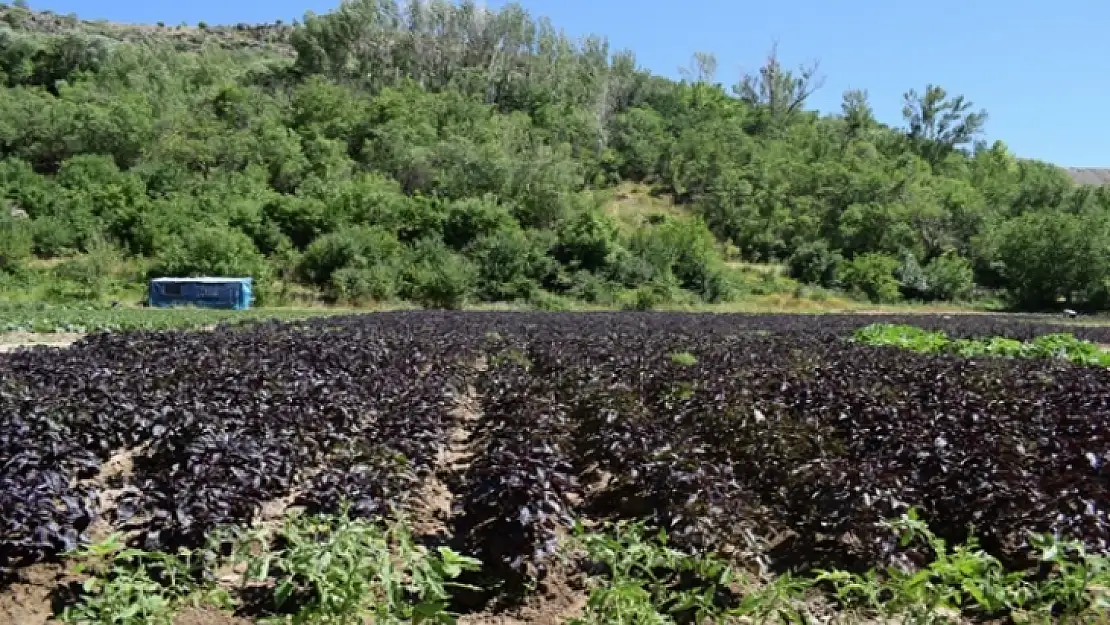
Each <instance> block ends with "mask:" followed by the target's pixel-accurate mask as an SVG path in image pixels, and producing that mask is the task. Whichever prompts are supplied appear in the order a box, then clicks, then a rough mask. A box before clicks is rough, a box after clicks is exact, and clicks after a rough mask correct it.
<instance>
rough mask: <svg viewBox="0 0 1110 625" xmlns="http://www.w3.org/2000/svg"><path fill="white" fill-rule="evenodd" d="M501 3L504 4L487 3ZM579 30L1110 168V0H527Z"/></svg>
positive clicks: (254, 11) (158, 7)
mask: <svg viewBox="0 0 1110 625" xmlns="http://www.w3.org/2000/svg"><path fill="white" fill-rule="evenodd" d="M488 4H489V5H490V6H493V7H498V6H501V5H503V4H505V2H504V1H503V0H488ZM521 4H522V5H524V6H525V8H527V9H528V10H529V11H530V12H531V13H532V14H533V15H534V16H547V17H550V18H551V19H552V21H553V22H554V23H555V25H556V26H559V27H561V28H564V29H565V30H566V31H567V32H568V33H569V34H570V35H573V36H581V35H586V34H590V33H598V34H602V35H606V36H608V38H609V40H610V42H611V45H612V47H613V48H614V49H619V48H629V49H632V50H634V51H635V52H636V55H637V58H638V59H639V62H640V64H641V65H643V66H645V67H647V68H649V69H651V70H653V71H656V72H659V73H663V74H667V75H672V76H676V75H677V74H678V72H677V69H678V67H680V66H686V65H687V64H688V63H689V60H690V58H691V55H692V53H693V52H695V51H705V52H712V53H714V54H716V55H717V58H718V61H719V63H718V66H719V71H718V80H720V81H721V82H724V83H725V84H732V83H733V82H734V81H735V77H736V76H738V75H739V74H740V72H741V71H742V70H751V69H755V68H757V67H758V66H759V64H760V61H761V60H762V58H763V57H764V56H765V54H766V52H767V50H768V49H769V48H770V46H771V44H772V43H773V42H774V41H776V40H777V41H778V42H779V52H780V58H782V59H783V60H784V61H786V62H787V63H788V64H789V65H791V66H793V65H797V64H798V63H801V62H805V61H811V60H818V61H820V63H821V70H822V72H823V73H824V74H825V75H826V76H827V80H826V83H825V87H824V88H823V89H822V90H821V91H820V92H818V93H817V94H816V95H815V97H814V98H813V100H812V104H813V106H816V107H817V108H819V109H821V110H823V111H832V110H837V109H838V108H839V104H840V95H841V93H842V92H844V91H845V90H846V89H852V88H860V89H866V90H868V92H869V93H870V96H871V102H872V104H873V106H874V107H875V109H876V113H877V114H878V116H879V118H880V119H881V120H882V121H884V122H887V123H895V124H900V123H901V102H902V94H903V93H904V92H905V91H906V90H907V89H909V88H911V87H916V88H917V89H918V91H921V90H922V89H923V87H924V85H925V84H926V83H928V82H932V83H935V84H939V85H941V86H943V87H944V88H946V89H948V90H949V91H950V92H953V93H962V94H964V95H966V96H967V97H968V98H970V99H971V100H972V101H973V102H974V103H975V105H976V108H979V107H982V108H985V109H987V112H988V113H989V114H990V119H989V120H988V123H987V138H988V139H990V140H993V139H1002V140H1003V141H1005V142H1006V143H1007V144H1008V145H1009V146H1010V148H1011V149H1012V150H1013V151H1015V152H1016V153H1017V154H1018V155H1019V156H1024V157H1031V158H1039V159H1043V160H1047V161H1051V162H1054V163H1057V164H1060V165H1068V166H1076V167H1083V166H1088V167H1099V166H1106V167H1110V123H1108V121H1110V115H1108V110H1107V103H1108V102H1110V80H1108V79H1110V76H1108V75H1107V73H1106V71H1105V69H1104V67H1105V62H1106V59H1110V33H1108V32H1107V26H1108V25H1110V1H1107V0H1010V1H1003V0H962V1H961V0H931V1H929V2H908V1H905V0H886V1H885V2H879V1H877V0H793V1H788V2H768V1H766V0H763V1H759V2H752V1H744V0H681V1H677V2H676V1H665V0H523V1H522V2H521ZM337 5H338V2H337V0H268V1H265V2H264V1H262V0H189V1H185V2H172V1H170V0H154V1H151V0H31V6H32V7H33V8H36V9H50V10H53V11H56V12H58V13H63V14H64V13H69V12H74V13H77V14H78V15H79V16H80V17H82V18H85V19H98V18H103V19H110V20H116V21H125V22H144V23H153V22H156V21H159V20H161V21H164V22H166V23H168V24H176V23H179V22H182V21H184V22H187V23H190V24H195V23H196V22H198V21H201V20H204V21H207V22H208V23H210V24H220V23H235V22H259V21H273V20H275V19H279V18H280V19H284V20H286V21H290V20H292V19H294V18H299V17H301V16H302V15H303V14H304V12H305V11H306V10H312V11H315V12H317V13H323V12H326V11H328V10H330V9H332V8H334V7H335V6H337Z"/></svg>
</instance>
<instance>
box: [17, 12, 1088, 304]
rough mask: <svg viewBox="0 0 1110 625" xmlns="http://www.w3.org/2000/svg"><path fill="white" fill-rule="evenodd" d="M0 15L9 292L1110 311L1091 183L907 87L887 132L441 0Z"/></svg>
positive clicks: (773, 72) (803, 92)
mask: <svg viewBox="0 0 1110 625" xmlns="http://www.w3.org/2000/svg"><path fill="white" fill-rule="evenodd" d="M0 24H3V25H2V26H0V84H3V89H4V91H5V92H4V93H3V95H2V97H0V195H2V197H3V198H5V199H6V201H7V204H8V210H0V293H4V294H8V295H7V298H8V299H12V298H18V299H33V300H39V299H42V300H51V301H71V300H105V299H110V298H127V297H131V298H136V299H137V298H138V297H140V296H141V285H142V284H143V281H144V280H145V279H146V278H147V277H150V276H154V275H159V276H161V275H181V276H185V275H195V274H237V275H251V276H254V277H255V278H256V280H257V281H258V282H259V284H260V289H259V291H260V294H261V297H262V300H263V302H264V303H268V304H281V303H289V302H291V301H293V300H298V299H301V300H303V299H312V300H320V299H322V300H325V301H329V302H336V303H341V304H345V305H347V304H355V305H358V304H364V303H369V302H382V301H402V300H403V301H410V302H414V303H418V304H422V305H429V306H448V307H453V306H458V305H460V304H462V303H464V302H480V301H484V302H502V301H509V302H523V303H527V304H529V305H534V306H540V307H561V306H566V305H572V304H574V303H575V302H586V303H589V304H594V305H601V306H625V307H638V308H646V307H652V306H658V305H664V304H689V305H698V304H701V303H715V302H727V301H736V300H743V298H745V297H747V296H750V295H753V294H761V293H773V292H789V293H798V294H805V293H818V294H824V293H826V292H827V291H829V290H835V291H843V292H845V293H848V294H850V295H852V296H854V297H857V298H860V299H870V300H872V301H875V302H893V301H898V300H901V299H904V298H908V299H914V300H926V301H928V300H967V299H973V298H977V297H983V296H987V295H995V294H1002V295H1004V296H1006V297H1007V298H1008V301H1009V302H1011V303H1012V304H1013V305H1015V306H1017V307H1022V308H1049V307H1052V306H1055V305H1057V301H1058V300H1060V299H1061V298H1064V299H1065V300H1067V301H1068V302H1070V305H1072V306H1076V307H1089V308H1102V307H1105V306H1107V304H1108V303H1110V283H1108V282H1107V281H1106V277H1107V276H1108V275H1110V228H1108V227H1110V219H1108V216H1110V213H1108V210H1107V209H1108V208H1110V191H1104V190H1103V188H1101V187H1097V186H1077V185H1076V184H1075V183H1074V182H1073V180H1072V179H1071V177H1070V176H1069V173H1068V172H1067V171H1065V170H1063V169H1061V168H1058V167H1055V166H1052V165H1049V164H1045V163H1039V162H1032V161H1027V160H1021V159H1017V158H1015V156H1014V155H1013V154H1012V153H1010V152H1009V151H1008V150H1007V148H1006V146H1005V145H1004V144H1003V143H1002V142H996V143H994V144H993V145H984V144H982V143H980V142H978V139H979V137H980V136H981V131H982V130H983V127H984V125H985V124H986V123H987V116H986V113H985V112H981V111H978V110H976V109H975V107H974V106H973V105H972V103H971V102H970V101H969V100H968V99H966V98H965V97H963V96H962V95H959V94H951V93H947V92H945V90H944V89H943V88H941V87H938V86H933V85H916V86H915V85H907V86H906V87H907V93H906V94H896V93H883V94H875V95H874V97H877V98H883V99H891V98H895V99H898V98H904V100H905V104H906V119H905V120H904V123H903V124H902V127H899V128H892V127H888V126H885V125H883V124H881V123H879V122H878V121H877V120H876V119H875V117H874V115H873V113H872V109H871V106H870V104H869V99H868V98H869V96H868V94H867V93H865V92H858V91H853V92H849V93H845V94H844V97H843V106H842V110H841V111H840V112H838V113H837V114H835V115H824V116H822V115H819V114H817V113H816V112H814V111H812V110H809V109H808V108H807V106H806V103H807V98H808V97H809V96H810V95H811V94H812V92H813V91H814V90H815V89H816V88H818V87H819V86H820V84H821V82H822V81H821V76H820V75H818V74H816V73H815V72H814V71H813V70H812V69H810V68H789V67H784V66H782V65H781V64H780V63H779V62H778V60H777V58H776V56H775V54H774V53H773V52H772V53H771V54H770V55H769V57H768V59H767V60H766V62H765V63H764V65H763V67H762V68H761V69H760V70H759V72H758V73H756V74H754V75H751V76H747V77H745V78H743V79H742V80H741V81H740V82H739V83H738V84H736V85H723V84H718V83H717V82H716V78H715V72H714V69H715V61H714V60H713V58H712V57H711V56H709V55H705V54H698V55H695V56H694V61H693V62H692V63H691V70H690V72H689V74H688V76H687V78H686V80H683V81H681V82H676V81H674V80H670V79H667V78H663V77H660V76H656V75H652V74H651V73H649V72H647V71H645V70H643V69H642V68H640V67H639V66H638V65H637V63H636V59H635V56H634V54H633V53H632V52H626V51H615V50H611V49H610V48H609V45H608V44H607V42H606V41H605V39H604V38H601V37H591V38H587V39H585V40H581V41H579V40H571V39H568V38H567V37H566V36H565V35H563V34H562V33H561V32H560V31H559V29H558V28H557V26H556V25H553V24H551V23H549V22H548V21H546V20H544V19H542V18H537V17H533V16H530V15H528V14H527V13H526V12H525V11H523V10H522V9H521V8H519V7H516V6H510V7H508V8H505V9H504V10H501V11H497V12H490V11H488V10H486V9H483V8H479V7H478V6H477V5H475V4H473V3H463V4H462V5H461V6H456V5H455V4H453V3H451V2H447V1H446V0H432V1H429V2H413V3H411V4H404V5H397V4H393V3H391V2H389V1H379V0H359V1H354V2H347V3H345V4H344V5H343V6H342V8H340V9H338V10H336V11H335V12H333V13H330V14H327V15H323V16H312V15H308V16H306V17H305V19H304V20H303V22H298V23H295V24H272V25H263V26H251V25H226V26H215V25H206V24H194V25H143V26H134V25H120V24H110V23H105V22H88V21H81V20H80V19H79V18H78V17H76V16H57V15H53V14H49V13H43V12H35V11H31V10H28V9H25V8H19V7H7V6H5V7H3V8H2V9H0ZM970 95H973V94H969V96H970ZM753 264H756V265H758V266H756V267H753ZM769 264H773V265H776V266H782V267H785V273H787V274H789V276H790V277H787V276H784V275H779V273H780V272H777V271H764V270H760V266H763V265H769ZM803 283H804V284H805V285H806V286H800V285H801V284H803Z"/></svg>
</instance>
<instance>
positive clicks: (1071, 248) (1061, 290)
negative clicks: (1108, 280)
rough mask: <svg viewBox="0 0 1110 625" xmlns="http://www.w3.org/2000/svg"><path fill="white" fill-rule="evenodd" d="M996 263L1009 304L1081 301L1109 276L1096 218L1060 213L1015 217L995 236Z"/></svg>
mask: <svg viewBox="0 0 1110 625" xmlns="http://www.w3.org/2000/svg"><path fill="white" fill-rule="evenodd" d="M994 236H995V237H996V241H997V243H996V245H997V247H996V250H997V261H998V262H999V263H1000V264H1001V267H1002V269H1001V272H1002V275H1003V276H1004V277H1005V280H1006V285H1007V290H1008V292H1009V294H1010V296H1011V298H1012V299H1013V301H1014V303H1015V304H1016V305H1018V306H1020V307H1022V308H1028V309H1045V308H1051V307H1054V306H1055V305H1056V301H1057V299H1058V298H1063V300H1064V301H1066V302H1069V303H1071V302H1075V301H1077V300H1078V301H1083V300H1085V299H1087V297H1088V296H1089V295H1090V294H1091V292H1092V291H1094V290H1096V289H1098V288H1100V287H1101V280H1102V279H1103V277H1104V276H1106V275H1107V273H1108V272H1110V256H1108V253H1110V241H1108V239H1107V230H1106V224H1105V222H1104V221H1103V220H1102V219H1096V218H1094V217H1088V216H1081V215H1073V214H1068V213H1060V212H1047V211H1043V212H1032V213H1026V214H1024V215H1021V216H1019V217H1015V218H1014V219H1011V220H1009V221H1007V222H1005V223H1003V224H1001V225H1000V226H999V228H998V230H997V231H996V232H995V234H994Z"/></svg>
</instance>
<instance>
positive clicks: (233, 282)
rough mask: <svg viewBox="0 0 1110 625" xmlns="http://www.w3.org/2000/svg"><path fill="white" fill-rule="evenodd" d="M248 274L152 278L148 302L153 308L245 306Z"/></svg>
mask: <svg viewBox="0 0 1110 625" xmlns="http://www.w3.org/2000/svg"><path fill="white" fill-rule="evenodd" d="M252 299H253V295H252V294H251V279H250V278H155V279H153V280H151V281H150V298H149V301H150V305H151V306H154V307H157V308H169V307H171V306H197V307H199V308H229V309H232V310H246V309H247V308H250V307H251V300H252Z"/></svg>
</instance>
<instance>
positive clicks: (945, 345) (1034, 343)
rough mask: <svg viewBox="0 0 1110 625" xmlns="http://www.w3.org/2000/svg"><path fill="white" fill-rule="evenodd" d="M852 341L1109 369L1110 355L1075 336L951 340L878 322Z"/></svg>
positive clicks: (939, 334) (859, 333) (933, 352)
mask: <svg viewBox="0 0 1110 625" xmlns="http://www.w3.org/2000/svg"><path fill="white" fill-rule="evenodd" d="M853 340H855V341H856V342H859V343H863V344H866V345H888V346H893V347H899V348H902V349H908V350H911V351H915V352H920V353H923V354H956V355H959V356H965V357H972V356H1005V357H1009V358H1062V359H1065V360H1070V361H1071V362H1074V363H1076V364H1083V365H1101V366H1104V367H1110V352H1108V351H1105V350H1103V349H1101V348H1100V347H1099V346H1098V345H1096V344H1094V343H1092V342H1090V341H1085V340H1082V339H1078V338H1076V337H1075V335H1073V334H1069V333H1058V334H1046V335H1044V336H1038V337H1036V338H1034V339H1032V340H1029V341H1018V340H1015V339H1008V338H1004V337H997V336H996V337H990V338H979V339H950V338H948V335H947V334H945V333H944V332H942V331H939V330H937V331H934V330H923V329H921V328H917V327H914V326H909V325H893V324H886V323H875V324H871V325H869V326H866V327H864V328H860V329H859V330H856V332H855V335H854V336H853Z"/></svg>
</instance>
